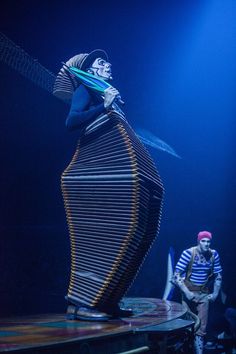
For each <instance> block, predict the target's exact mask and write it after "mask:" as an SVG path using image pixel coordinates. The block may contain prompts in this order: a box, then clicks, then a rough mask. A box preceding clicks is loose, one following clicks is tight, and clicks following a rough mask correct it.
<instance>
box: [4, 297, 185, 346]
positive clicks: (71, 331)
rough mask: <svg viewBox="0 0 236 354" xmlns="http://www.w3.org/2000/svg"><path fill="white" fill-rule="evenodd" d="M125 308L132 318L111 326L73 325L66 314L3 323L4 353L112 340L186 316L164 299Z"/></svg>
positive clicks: (129, 302) (128, 301)
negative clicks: (118, 336)
mask: <svg viewBox="0 0 236 354" xmlns="http://www.w3.org/2000/svg"><path fill="white" fill-rule="evenodd" d="M122 304H123V307H126V308H132V309H133V312H134V315H133V316H132V317H129V318H122V319H116V320H110V321H108V322H86V321H71V320H66V318H65V315H64V314H41V315H38V316H31V317H20V318H9V319H7V318H6V319H1V320H0V352H7V351H8V352H10V351H21V350H23V349H25V350H27V349H30V348H31V349H33V348H38V349H40V348H41V349H42V348H43V347H47V348H50V347H53V346H55V345H56V346H58V345H61V344H66V343H71V342H81V341H88V340H90V339H91V340H95V339H108V338H109V336H110V337H111V336H117V335H121V334H129V333H135V332H137V331H138V330H140V329H141V328H145V327H147V326H153V325H158V324H161V323H164V322H167V321H171V320H174V319H177V318H180V317H181V316H183V315H184V314H185V313H186V308H185V307H183V306H182V305H181V304H179V303H175V302H171V301H165V300H160V299H152V298H125V299H124V300H123V301H122ZM27 352H28V351H27ZM31 352H32V353H34V351H31ZM35 352H36V351H35Z"/></svg>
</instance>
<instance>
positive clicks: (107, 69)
mask: <svg viewBox="0 0 236 354" xmlns="http://www.w3.org/2000/svg"><path fill="white" fill-rule="evenodd" d="M88 72H89V73H91V74H93V75H95V76H98V77H100V78H101V79H103V80H111V79H112V76H111V64H110V63H108V62H107V61H106V60H104V59H102V58H97V59H95V60H94V62H93V64H92V65H91V67H90V68H89V69H88Z"/></svg>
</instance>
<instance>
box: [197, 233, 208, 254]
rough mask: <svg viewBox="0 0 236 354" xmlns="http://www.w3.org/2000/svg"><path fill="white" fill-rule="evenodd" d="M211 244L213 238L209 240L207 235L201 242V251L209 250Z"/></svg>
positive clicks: (199, 243)
mask: <svg viewBox="0 0 236 354" xmlns="http://www.w3.org/2000/svg"><path fill="white" fill-rule="evenodd" d="M210 244H211V240H209V238H207V237H205V238H202V239H201V240H200V241H199V242H198V245H199V249H200V251H201V252H207V251H208V250H209V248H210Z"/></svg>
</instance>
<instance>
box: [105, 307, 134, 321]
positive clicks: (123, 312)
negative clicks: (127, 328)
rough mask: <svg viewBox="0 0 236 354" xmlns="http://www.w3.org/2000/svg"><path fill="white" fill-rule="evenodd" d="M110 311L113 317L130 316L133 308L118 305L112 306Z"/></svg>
mask: <svg viewBox="0 0 236 354" xmlns="http://www.w3.org/2000/svg"><path fill="white" fill-rule="evenodd" d="M109 313H111V315H112V316H113V317H115V318H116V317H130V316H132V315H133V310H132V309H129V308H127V309H126V308H124V307H121V306H118V305H117V306H116V307H115V308H112V309H111V310H110V311H109Z"/></svg>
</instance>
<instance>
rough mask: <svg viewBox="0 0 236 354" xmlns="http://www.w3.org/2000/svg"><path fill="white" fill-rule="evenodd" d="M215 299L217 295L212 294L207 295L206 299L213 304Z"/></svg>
mask: <svg viewBox="0 0 236 354" xmlns="http://www.w3.org/2000/svg"><path fill="white" fill-rule="evenodd" d="M216 298H217V294H214V293H212V294H209V295H207V299H208V300H209V301H211V302H214V301H215V300H216Z"/></svg>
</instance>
